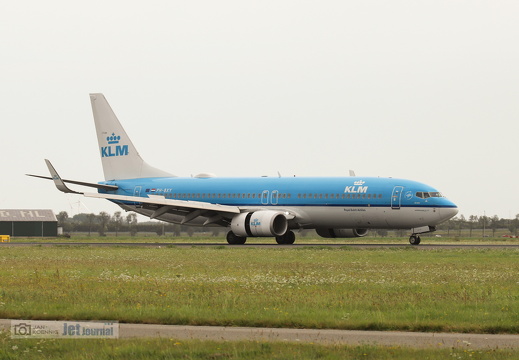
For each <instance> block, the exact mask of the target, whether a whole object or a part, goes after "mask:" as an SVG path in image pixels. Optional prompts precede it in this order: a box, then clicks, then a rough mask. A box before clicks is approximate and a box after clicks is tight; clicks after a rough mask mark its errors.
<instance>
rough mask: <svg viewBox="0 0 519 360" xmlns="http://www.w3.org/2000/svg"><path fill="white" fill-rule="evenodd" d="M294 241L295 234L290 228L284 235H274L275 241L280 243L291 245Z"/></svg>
mask: <svg viewBox="0 0 519 360" xmlns="http://www.w3.org/2000/svg"><path fill="white" fill-rule="evenodd" d="M294 241H296V234H294V232H293V231H290V230H289V231H287V232H286V233H285V234H284V235H281V236H276V242H277V243H278V244H280V245H292V244H293V243H294Z"/></svg>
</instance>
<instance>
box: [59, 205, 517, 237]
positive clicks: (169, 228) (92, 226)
mask: <svg viewBox="0 0 519 360" xmlns="http://www.w3.org/2000/svg"><path fill="white" fill-rule="evenodd" d="M56 218H57V219H58V225H59V226H61V227H62V228H63V232H64V233H65V234H67V233H68V234H70V233H73V232H83V233H88V234H89V235H90V234H92V233H97V234H99V235H100V236H105V235H106V233H108V232H110V233H115V236H118V235H119V233H121V232H124V233H130V235H132V236H135V235H136V234H137V233H139V232H146V233H150V232H152V233H156V234H157V235H165V234H166V233H170V234H172V235H174V236H180V234H181V233H185V234H187V235H188V236H192V235H194V234H195V233H196V232H204V233H207V232H211V234H212V235H213V236H218V235H220V232H226V230H225V229H223V228H220V227H193V226H187V225H178V224H171V223H166V222H162V221H160V222H157V221H146V222H138V221H137V214H136V213H134V212H129V213H127V214H126V215H123V214H122V212H121V211H116V212H115V213H114V214H113V215H110V214H108V213H107V212H104V211H102V212H100V213H99V214H93V213H90V214H87V213H81V214H77V215H74V216H72V217H69V215H68V213H67V212H66V211H61V212H60V213H59V214H58V215H56ZM437 230H440V231H443V232H446V233H447V235H454V236H461V234H462V233H463V234H467V233H468V236H469V237H472V236H479V235H483V236H492V237H495V235H496V231H498V230H500V231H502V230H505V231H508V232H509V234H510V235H512V236H518V233H519V214H517V215H516V216H515V217H514V218H513V219H504V218H499V217H498V216H497V215H494V216H477V215H470V216H469V217H468V218H466V217H465V216H463V215H460V216H456V217H454V218H452V219H450V220H448V221H446V222H444V223H443V224H440V225H439V226H437ZM476 232H477V233H476ZM376 235H378V236H388V231H387V230H377V231H376ZM403 235H404V232H402V235H401V236H403Z"/></svg>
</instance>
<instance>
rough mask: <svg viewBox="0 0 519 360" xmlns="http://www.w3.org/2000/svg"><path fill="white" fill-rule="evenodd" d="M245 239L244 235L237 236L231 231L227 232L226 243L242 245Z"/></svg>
mask: <svg viewBox="0 0 519 360" xmlns="http://www.w3.org/2000/svg"><path fill="white" fill-rule="evenodd" d="M246 241H247V238H246V237H245V236H237V235H235V234H234V233H233V232H232V231H229V232H228V233H227V243H229V245H243V244H245V242H246Z"/></svg>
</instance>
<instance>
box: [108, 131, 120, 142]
mask: <svg viewBox="0 0 519 360" xmlns="http://www.w3.org/2000/svg"><path fill="white" fill-rule="evenodd" d="M119 140H121V136H116V135H115V133H112V135H110V136H107V137H106V141H108V143H109V144H119Z"/></svg>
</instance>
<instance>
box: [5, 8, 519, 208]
mask: <svg viewBox="0 0 519 360" xmlns="http://www.w3.org/2000/svg"><path fill="white" fill-rule="evenodd" d="M517 19H519V2H517V1H503V0H502V1H473V0H471V1H468V0H467V1H411V0H409V1H398V0H393V1H301V0H298V1H283V0H276V1H265V0H263V1H243V0H241V1H147V2H142V1H106V0H103V1H100V0H92V1H88V2H71V1H53V0H49V1H45V2H42V1H23V0H21V1H16V2H14V1H11V2H4V3H3V5H2V11H1V12H0V46H1V47H0V48H1V53H0V54H1V55H0V74H1V78H0V79H1V81H0V94H1V101H0V119H1V120H0V124H1V126H0V130H1V138H0V146H1V148H2V156H1V158H0V169H2V180H1V182H2V189H3V192H2V193H0V208H51V209H53V210H55V211H61V210H66V211H68V212H69V213H71V214H74V213H77V211H78V201H79V200H81V202H82V203H83V204H84V205H85V206H86V208H85V207H81V208H79V211H81V212H85V211H92V212H95V213H98V212H99V211H103V210H104V211H108V212H110V213H113V212H114V211H117V210H118V209H119V208H118V207H117V206H115V205H113V204H110V203H109V202H107V201H102V200H95V199H86V198H83V197H80V196H73V195H65V194H62V193H60V192H58V191H57V190H56V189H55V188H54V187H53V185H52V183H51V182H49V181H45V180H38V179H34V178H29V177H26V176H24V174H25V173H37V174H47V169H46V167H45V164H44V161H43V159H44V158H49V159H50V160H51V161H52V162H53V164H54V166H55V167H56V169H57V170H58V171H59V172H60V174H61V175H62V176H63V177H64V178H68V179H77V180H84V181H92V182H97V181H99V180H102V179H103V174H102V168H101V162H100V159H99V151H98V146H97V140H96V136H95V133H94V124H93V119H92V113H91V109H90V101H89V97H88V94H89V93H90V92H102V93H104V94H105V96H106V97H107V99H108V101H109V102H110V104H111V105H112V108H113V109H114V110H115V112H116V113H117V115H118V117H119V120H121V122H122V123H123V125H124V126H125V128H126V130H127V132H128V134H129V135H130V137H131V138H132V140H133V142H134V144H135V145H136V146H137V148H138V149H139V151H140V153H141V155H143V157H144V158H145V159H146V160H147V161H148V162H149V163H150V164H152V165H154V166H156V167H159V168H162V169H164V170H167V171H170V172H172V173H174V174H176V175H179V176H190V175H191V174H193V175H194V174H197V173H200V172H213V173H216V174H217V175H218V176H258V175H271V176H277V172H278V171H279V172H280V173H281V174H282V175H285V176H292V175H294V174H296V175H298V176H347V175H348V169H354V170H355V171H356V173H357V175H360V176H392V177H400V178H408V179H413V180H417V181H422V182H425V183H427V184H429V185H432V186H434V187H436V188H437V189H439V190H440V191H442V192H443V193H445V194H446V195H447V196H448V197H449V198H450V199H451V200H453V201H454V202H456V203H457V204H458V206H459V208H460V214H463V215H465V216H467V217H468V216H469V215H483V212H484V211H485V212H486V215H488V216H492V215H494V214H497V215H498V216H500V217H509V216H515V214H517V213H519V191H518V189H517V179H518V175H519V171H518V167H517V153H518V130H519V125H518V123H517V121H518V120H519V105H518V104H519V70H518V64H519V46H517V39H518V38H519V21H517ZM87 208H88V210H87Z"/></svg>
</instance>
